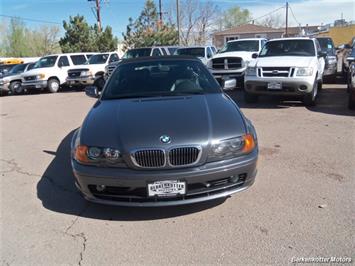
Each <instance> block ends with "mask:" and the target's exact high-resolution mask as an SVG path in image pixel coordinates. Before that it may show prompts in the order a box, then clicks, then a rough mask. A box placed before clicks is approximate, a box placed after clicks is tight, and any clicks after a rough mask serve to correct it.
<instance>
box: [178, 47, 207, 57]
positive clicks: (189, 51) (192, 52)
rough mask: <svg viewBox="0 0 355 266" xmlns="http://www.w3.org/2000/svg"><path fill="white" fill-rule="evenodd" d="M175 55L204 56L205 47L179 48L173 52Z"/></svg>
mask: <svg viewBox="0 0 355 266" xmlns="http://www.w3.org/2000/svg"><path fill="white" fill-rule="evenodd" d="M175 54H176V55H189V56H196V57H205V48H204V47H196V48H180V49H177V50H176V52H175Z"/></svg>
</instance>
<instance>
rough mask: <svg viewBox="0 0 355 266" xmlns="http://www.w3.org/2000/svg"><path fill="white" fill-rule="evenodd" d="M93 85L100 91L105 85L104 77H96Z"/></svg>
mask: <svg viewBox="0 0 355 266" xmlns="http://www.w3.org/2000/svg"><path fill="white" fill-rule="evenodd" d="M94 86H95V87H97V89H98V91H102V89H103V88H104V86H105V79H104V77H100V78H98V79H96V80H95V82H94Z"/></svg>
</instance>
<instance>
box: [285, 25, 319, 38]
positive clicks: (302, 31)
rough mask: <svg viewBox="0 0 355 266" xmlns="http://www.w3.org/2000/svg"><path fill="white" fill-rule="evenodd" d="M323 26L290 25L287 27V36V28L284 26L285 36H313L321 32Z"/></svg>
mask: <svg viewBox="0 0 355 266" xmlns="http://www.w3.org/2000/svg"><path fill="white" fill-rule="evenodd" d="M320 28H321V26H316V25H315V26H309V25H308V24H307V25H306V26H298V27H288V28H287V36H286V28H282V30H283V32H284V33H285V34H284V37H301V36H312V35H314V34H315V33H317V32H319V30H320Z"/></svg>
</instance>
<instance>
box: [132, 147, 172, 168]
mask: <svg viewBox="0 0 355 266" xmlns="http://www.w3.org/2000/svg"><path fill="white" fill-rule="evenodd" d="M152 150H155V151H157V150H159V151H162V152H163V155H164V164H163V165H162V166H158V167H155V166H153V167H149V166H141V165H140V164H139V163H138V162H137V161H136V157H135V154H136V152H140V151H152ZM130 157H131V161H132V162H133V164H134V165H135V166H136V167H138V168H142V169H161V168H164V167H165V166H166V164H167V163H166V161H167V156H166V150H164V149H162V148H144V149H135V150H133V151H131V152H130Z"/></svg>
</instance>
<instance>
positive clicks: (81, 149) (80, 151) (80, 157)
mask: <svg viewBox="0 0 355 266" xmlns="http://www.w3.org/2000/svg"><path fill="white" fill-rule="evenodd" d="M87 154H88V147H87V146H85V145H79V146H77V147H76V149H75V160H77V161H78V162H81V163H88V162H89V158H88V155H87Z"/></svg>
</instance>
